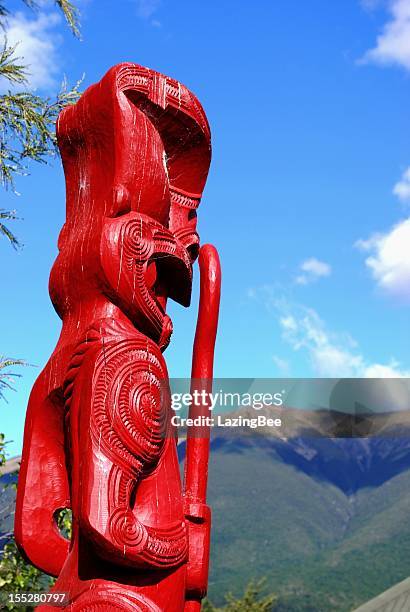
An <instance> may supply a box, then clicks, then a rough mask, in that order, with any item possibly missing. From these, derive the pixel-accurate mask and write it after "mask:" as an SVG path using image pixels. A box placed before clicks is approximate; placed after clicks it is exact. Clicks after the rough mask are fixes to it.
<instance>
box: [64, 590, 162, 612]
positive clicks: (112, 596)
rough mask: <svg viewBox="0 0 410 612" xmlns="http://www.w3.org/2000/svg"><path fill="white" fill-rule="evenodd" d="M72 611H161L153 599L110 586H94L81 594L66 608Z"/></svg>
mask: <svg viewBox="0 0 410 612" xmlns="http://www.w3.org/2000/svg"><path fill="white" fill-rule="evenodd" d="M64 610H70V612H111V611H112V610H118V611H122V612H161V611H160V609H159V608H158V606H156V605H155V604H154V603H153V602H152V601H150V600H148V599H147V598H145V597H142V596H141V595H138V594H136V593H134V592H132V591H126V589H125V588H124V587H123V586H122V587H121V590H117V591H116V590H114V589H113V588H110V587H104V588H101V587H100V588H98V587H97V588H93V589H90V590H88V591H85V592H84V593H82V594H81V595H79V596H78V597H77V598H76V599H75V600H74V601H73V602H71V603H70V604H69V605H68V606H66V607H65V608H64Z"/></svg>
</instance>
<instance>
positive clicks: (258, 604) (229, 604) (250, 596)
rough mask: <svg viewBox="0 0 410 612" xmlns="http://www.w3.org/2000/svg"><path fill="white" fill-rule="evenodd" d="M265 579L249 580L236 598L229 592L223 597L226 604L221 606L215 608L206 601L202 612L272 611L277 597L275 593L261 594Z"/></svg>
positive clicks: (275, 607) (275, 605) (274, 608)
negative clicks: (241, 594) (242, 592)
mask: <svg viewBox="0 0 410 612" xmlns="http://www.w3.org/2000/svg"><path fill="white" fill-rule="evenodd" d="M264 584H265V581H264V580H260V581H259V582H251V583H250V584H249V585H248V586H247V588H246V589H245V593H244V595H243V596H242V597H240V598H236V597H234V596H233V595H232V594H231V593H228V595H227V596H226V597H225V601H226V604H225V605H224V606H223V607H222V608H215V607H214V606H213V605H212V604H211V602H209V601H206V602H205V603H204V604H203V606H202V610H203V612H274V611H275V610H277V603H278V599H277V597H276V595H273V594H270V595H265V596H264V595H262V594H261V593H262V590H263V588H264Z"/></svg>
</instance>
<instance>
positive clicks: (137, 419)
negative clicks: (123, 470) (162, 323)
mask: <svg viewBox="0 0 410 612" xmlns="http://www.w3.org/2000/svg"><path fill="white" fill-rule="evenodd" d="M154 350H155V351H156V352H157V353H159V350H158V348H157V347H156V345H154V344H153V343H149V342H148V341H147V339H146V338H144V336H141V337H140V338H135V339H134V340H123V341H121V342H118V343H116V344H114V345H112V346H109V347H108V348H106V349H105V350H104V351H103V352H101V353H100V355H99V356H98V359H97V364H96V368H95V375H94V381H93V388H94V397H93V414H92V421H91V432H92V435H93V437H94V441H95V442H96V443H98V444H99V445H100V446H101V445H104V448H105V452H107V453H108V454H109V456H111V457H113V458H114V460H118V459H121V460H123V461H125V462H126V464H127V466H129V467H132V468H134V469H136V470H137V471H139V472H141V471H143V469H144V468H148V467H150V466H152V465H153V464H154V463H155V462H156V461H158V459H159V457H160V454H161V451H162V448H163V445H164V441H165V438H166V435H167V431H168V427H169V416H170V412H169V411H170V407H169V389H168V385H167V376H166V372H165V369H164V366H163V364H162V357H161V355H160V353H159V355H155V354H154ZM113 455H114V456H113Z"/></svg>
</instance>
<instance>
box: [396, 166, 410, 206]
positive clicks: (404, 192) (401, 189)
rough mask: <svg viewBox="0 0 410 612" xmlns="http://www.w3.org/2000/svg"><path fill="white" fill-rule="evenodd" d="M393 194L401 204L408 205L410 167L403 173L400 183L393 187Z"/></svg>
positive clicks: (409, 196) (409, 198)
mask: <svg viewBox="0 0 410 612" xmlns="http://www.w3.org/2000/svg"><path fill="white" fill-rule="evenodd" d="M393 193H394V195H395V196H397V197H398V198H399V200H400V201H401V202H404V203H406V204H410V167H409V168H407V170H405V171H404V172H403V175H402V177H401V179H400V181H398V182H397V183H396V184H395V186H394V187H393Z"/></svg>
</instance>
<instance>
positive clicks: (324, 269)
mask: <svg viewBox="0 0 410 612" xmlns="http://www.w3.org/2000/svg"><path fill="white" fill-rule="evenodd" d="M300 270H301V271H302V274H299V276H297V277H296V279H295V282H296V283H297V284H298V285H308V284H309V283H311V282H313V281H315V280H317V279H318V278H323V277H325V276H330V274H331V273H332V268H331V266H330V265H329V264H327V263H325V262H324V261H320V260H319V259H316V257H311V258H310V259H306V260H305V261H304V262H302V263H301V265H300Z"/></svg>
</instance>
